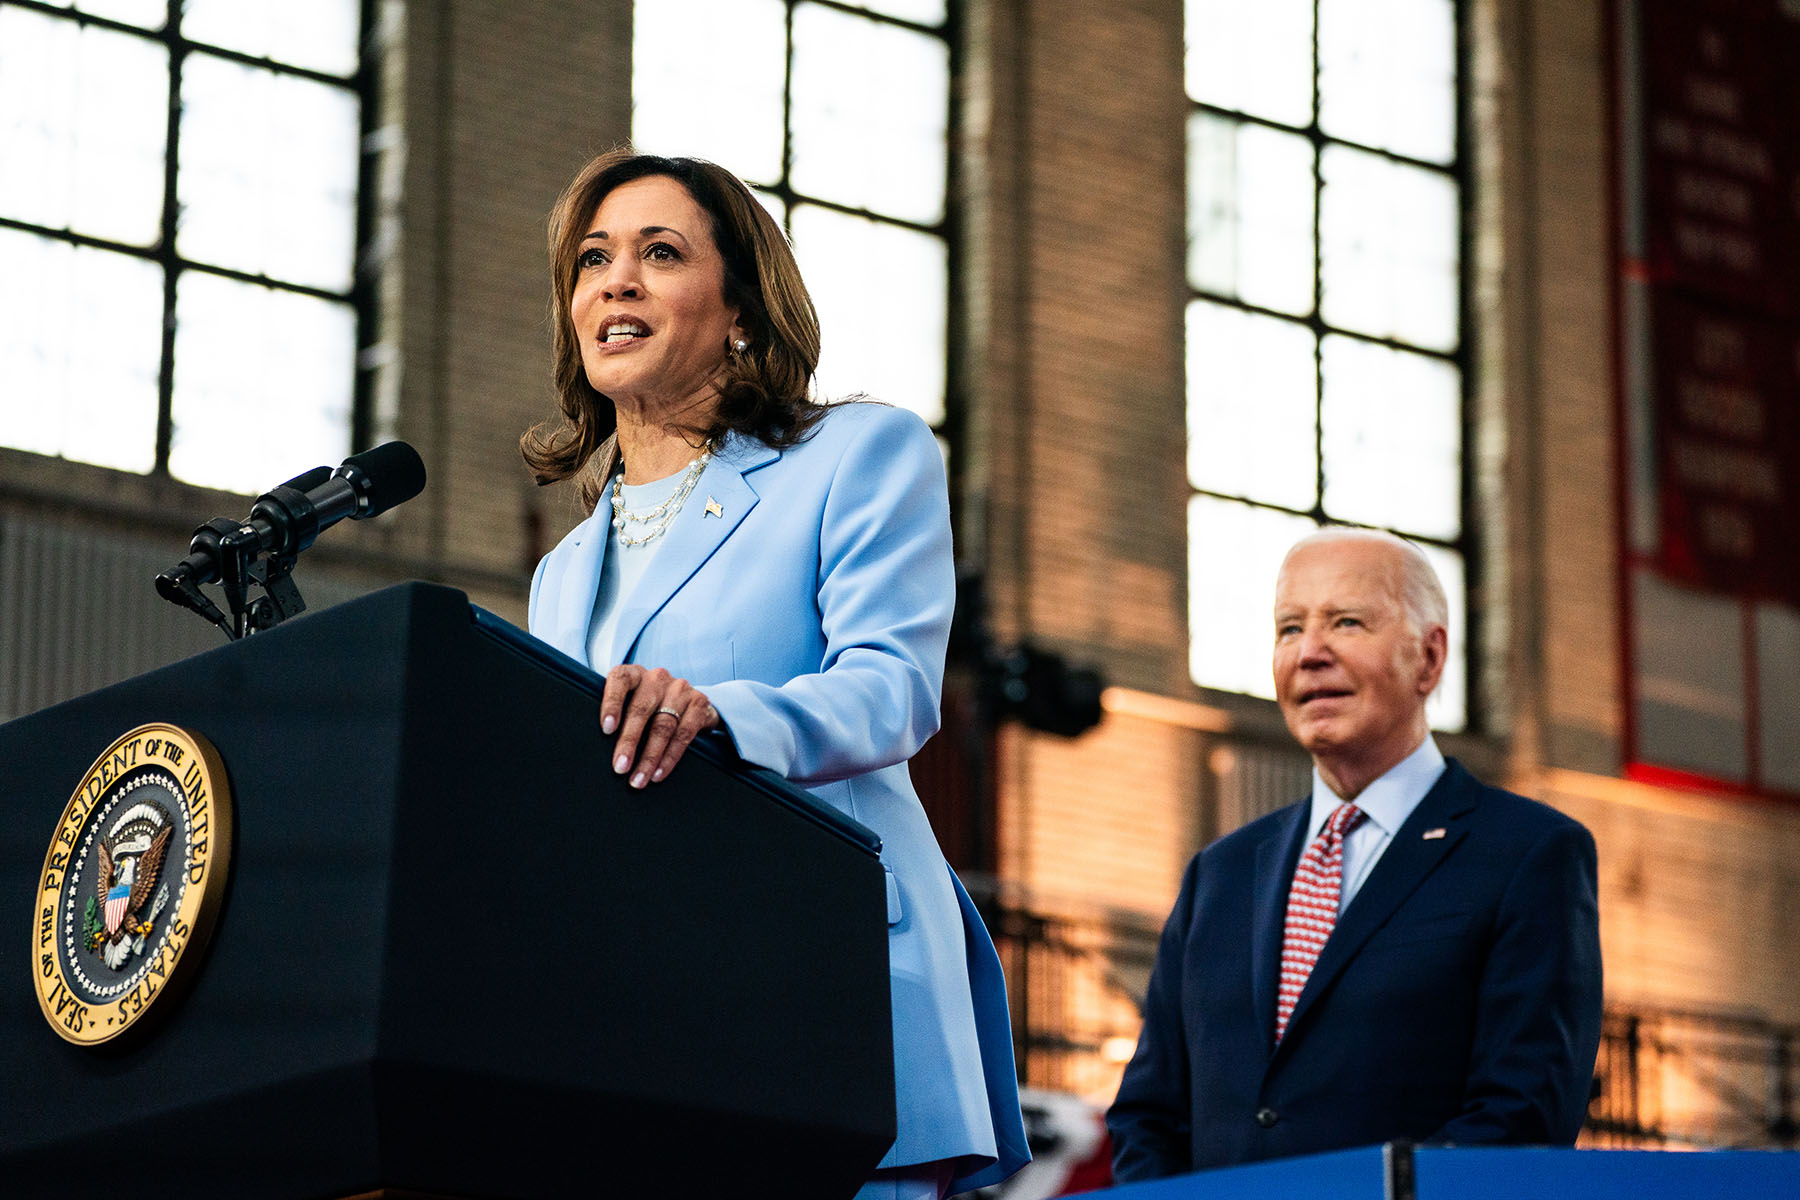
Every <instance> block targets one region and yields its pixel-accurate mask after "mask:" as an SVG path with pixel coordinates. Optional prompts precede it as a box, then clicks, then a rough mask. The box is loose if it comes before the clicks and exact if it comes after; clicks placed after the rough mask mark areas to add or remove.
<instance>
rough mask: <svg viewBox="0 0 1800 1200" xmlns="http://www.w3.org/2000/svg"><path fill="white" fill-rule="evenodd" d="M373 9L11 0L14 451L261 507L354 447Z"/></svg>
mask: <svg viewBox="0 0 1800 1200" xmlns="http://www.w3.org/2000/svg"><path fill="white" fill-rule="evenodd" d="M369 19H370V18H369V14H368V11H367V7H366V5H365V4H364V3H362V0H321V2H319V3H313V4H305V5H294V4H280V3H276V2H275V0H76V2H74V3H70V2H69V0H64V2H63V3H60V4H58V3H22V2H16V0H0V279H4V280H5V281H6V286H5V287H4V288H0V396H3V402H0V445H5V446H9V447H12V448H15V449H20V450H28V451H32V452H35V453H39V454H45V455H53V456H60V457H63V458H67V459H71V460H75V461H79V462H84V463H93V464H97V465H100V466H104V467H111V468H116V469H118V470H122V471H133V472H138V473H141V474H166V475H168V476H171V477H173V478H175V479H179V480H182V481H184V482H187V483H193V484H200V485H204V486H209V487H218V488H226V489H232V490H236V491H246V492H247V491H255V490H256V489H258V488H261V487H263V486H266V485H267V484H268V483H269V481H270V479H271V478H279V477H280V476H281V474H282V473H283V472H284V471H287V472H288V473H291V470H290V468H294V469H297V468H298V467H303V466H309V465H312V464H315V463H318V462H324V461H335V460H337V459H340V458H342V457H343V456H344V455H345V454H346V453H348V451H349V450H350V448H351V440H352V436H353V422H354V419H355V409H356V392H357V382H356V380H357V370H356V359H357V347H358V345H359V342H360V340H361V339H359V335H358V329H359V326H360V325H361V324H362V323H363V322H364V321H365V320H366V316H365V314H366V310H367V304H366V300H365V296H364V294H363V290H362V289H361V288H359V286H358V281H357V276H356V252H357V245H358V226H359V212H360V206H359V196H360V195H361V194H362V190H363V189H362V188H361V186H360V176H361V171H362V154H361V151H360V145H361V140H362V134H363V130H364V128H365V126H364V121H365V108H367V107H368V106H367V105H366V104H365V98H366V96H367V94H368V91H367V81H368V67H367V65H366V64H365V63H364V60H363V56H362V53H361V48H362V46H363V45H364V42H365V39H366V35H367V32H368V21H369Z"/></svg>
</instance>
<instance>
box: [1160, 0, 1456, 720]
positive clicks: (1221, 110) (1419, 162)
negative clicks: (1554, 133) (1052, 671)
mask: <svg viewBox="0 0 1800 1200" xmlns="http://www.w3.org/2000/svg"><path fill="white" fill-rule="evenodd" d="M1312 7H1313V24H1312V119H1311V120H1310V121H1309V122H1308V123H1307V124H1306V125H1304V126H1295V125H1287V124H1283V123H1281V122H1279V121H1274V120H1270V119H1268V118H1265V117H1259V116H1255V115H1253V114H1250V113H1244V112H1239V111H1237V110H1235V109H1230V108H1225V107H1222V106H1219V105H1215V104H1206V103H1202V102H1201V101H1198V100H1195V99H1193V98H1192V97H1191V96H1190V97H1188V109H1187V113H1188V118H1189V119H1190V120H1191V118H1192V117H1193V116H1195V115H1197V114H1206V115H1209V116H1214V117H1219V118H1221V119H1224V120H1227V121H1233V122H1237V123H1239V124H1246V125H1259V126H1262V127H1264V128H1267V129H1272V130H1276V131H1278V132H1281V133H1285V134H1290V135H1298V136H1301V137H1304V138H1306V140H1307V141H1308V142H1309V143H1310V144H1311V145H1312V149H1313V165H1312V182H1313V217H1312V243H1313V295H1312V311H1311V312H1310V313H1308V314H1307V315H1305V316H1298V317H1297V316H1295V315H1294V314H1292V313H1285V312H1279V311H1277V310H1274V309H1270V308H1265V307H1262V306H1260V305H1255V304H1249V303H1246V302H1245V301H1243V300H1241V299H1239V298H1237V297H1236V296H1230V295H1225V294H1223V293H1220V292H1212V291H1207V290H1204V289H1201V288H1197V287H1195V286H1194V285H1193V282H1192V281H1191V280H1189V279H1187V278H1186V266H1185V264H1184V266H1183V276H1184V278H1183V284H1184V290H1185V292H1186V296H1187V299H1186V302H1185V303H1186V304H1192V303H1193V302H1194V301H1196V300H1204V301H1206V302H1208V303H1211V304H1219V305H1223V306H1225V307H1228V308H1234V309H1237V310H1238V311H1240V312H1245V313H1250V314H1254V315H1257V316H1265V317H1271V318H1274V319H1277V320H1281V321H1285V322H1288V323H1290V324H1294V325H1300V326H1304V327H1305V328H1306V329H1307V330H1308V331H1310V332H1311V333H1312V335H1313V379H1314V397H1315V399H1314V406H1313V463H1314V470H1315V479H1314V493H1313V503H1312V505H1311V507H1310V508H1306V509H1295V508H1289V507H1287V506H1285V505H1280V504H1271V503H1268V502H1266V501H1260V500H1253V499H1251V498H1249V497H1247V496H1236V495H1231V494H1229V493H1226V492H1215V491H1212V490H1209V489H1206V488H1201V487H1196V486H1194V484H1193V481H1192V480H1191V479H1190V480H1189V483H1188V486H1189V493H1188V494H1189V498H1190V499H1191V498H1192V497H1194V496H1206V497H1209V498H1211V499H1217V500H1225V501H1229V502H1232V503H1236V504H1243V505H1246V506H1248V507H1251V508H1256V509H1262V510H1265V511H1269V512H1278V513H1283V514H1286V515H1289V516H1297V517H1306V518H1309V519H1311V520H1312V521H1314V522H1315V523H1317V524H1321V525H1323V524H1327V523H1330V524H1346V523H1347V522H1343V521H1341V520H1337V519H1335V518H1333V517H1332V516H1331V515H1330V514H1328V513H1327V512H1326V511H1325V508H1324V503H1325V447H1324V420H1323V412H1322V410H1323V405H1324V396H1325V379H1324V355H1323V346H1324V339H1325V336H1326V335H1327V334H1332V335H1335V336H1340V337H1347V338H1351V339H1354V340H1356V341H1359V342H1364V343H1367V344H1369V345H1375V346H1384V347H1387V348H1389V349H1393V350H1403V351H1406V352H1408V353H1412V354H1419V355H1423V356H1425V357H1427V358H1432V359H1436V360H1437V361H1439V362H1444V363H1448V364H1450V365H1451V366H1454V367H1455V368H1456V370H1457V377H1458V381H1459V391H1460V396H1459V402H1460V403H1459V412H1458V420H1459V422H1460V424H1461V427H1462V439H1461V449H1460V451H1459V456H1458V457H1459V462H1458V472H1457V473H1458V477H1459V486H1458V493H1459V494H1458V501H1457V503H1458V526H1459V530H1460V532H1459V534H1458V536H1457V537H1455V538H1449V539H1445V538H1434V537H1426V536H1422V535H1418V534H1413V533H1407V532H1404V531H1402V530H1398V529H1392V528H1389V527H1386V526H1379V527H1377V528H1383V529H1387V531H1388V532H1391V533H1399V534H1401V536H1404V537H1406V538H1407V539H1408V540H1409V541H1414V542H1418V543H1420V544H1422V545H1427V546H1433V547H1436V548H1438V549H1441V550H1446V551H1449V552H1451V553H1454V554H1456V555H1457V556H1458V557H1460V558H1461V559H1462V563H1463V588H1462V590H1463V602H1464V603H1463V611H1464V622H1465V642H1464V647H1465V650H1464V663H1463V666H1464V678H1465V687H1464V699H1463V713H1464V718H1463V719H1464V728H1463V730H1462V732H1463V733H1467V734H1474V733H1479V732H1481V731H1482V730H1483V729H1484V727H1485V724H1486V722H1485V717H1486V712H1485V708H1484V706H1483V704H1482V703H1481V697H1480V688H1479V687H1478V686H1477V685H1478V682H1479V680H1480V670H1479V668H1480V660H1481V645H1482V642H1481V637H1482V624H1483V621H1482V615H1481V613H1479V612H1478V611H1477V610H1476V607H1475V606H1474V605H1472V604H1470V603H1468V597H1470V596H1472V595H1477V594H1479V593H1480V589H1481V584H1482V575H1483V571H1482V560H1481V545H1480V531H1479V529H1477V528H1476V524H1475V522H1474V520H1473V517H1474V500H1475V496H1474V482H1475V481H1474V472H1473V471H1472V470H1471V469H1470V455H1469V442H1470V436H1471V434H1472V432H1473V430H1474V413H1475V384H1474V378H1473V377H1474V364H1475V362H1476V341H1477V331H1476V330H1475V328H1474V307H1473V298H1472V295H1471V292H1472V289H1471V286H1470V284H1471V278H1472V272H1471V269H1470V256H1471V254H1473V252H1474V238H1473V236H1472V234H1471V226H1472V223H1473V218H1474V206H1473V203H1472V201H1471V194H1472V191H1473V188H1472V182H1473V179H1472V167H1471V154H1470V151H1471V149H1472V144H1471V136H1472V135H1471V131H1470V105H1469V102H1468V101H1469V70H1470V66H1471V57H1472V56H1471V52H1470V44H1469V37H1470V21H1469V20H1468V13H1467V5H1466V4H1465V3H1464V0H1452V7H1453V12H1454V18H1455V32H1454V37H1455V40H1456V52H1455V65H1456V82H1455V87H1454V89H1453V91H1454V101H1455V104H1456V117H1455V124H1454V128H1455V141H1454V143H1453V149H1452V154H1451V161H1450V163H1449V165H1447V166H1446V165H1445V164H1442V163H1433V162H1428V161H1425V160H1423V159H1416V158H1412V157H1409V156H1407V155H1403V154H1397V153H1394V152H1393V151H1390V150H1384V149H1381V148H1379V147H1376V146H1367V145H1363V144H1362V143H1359V142H1353V141H1350V140H1347V139H1345V138H1339V137H1333V136H1331V135H1329V134H1327V133H1326V132H1325V131H1324V130H1323V129H1321V128H1320V126H1319V104H1320V93H1319V7H1320V0H1313V6H1312ZM1328 146H1341V147H1344V148H1346V149H1351V150H1358V151H1361V152H1363V153H1365V154H1372V155H1375V156H1377V157H1379V158H1383V159H1385V160H1387V161H1389V162H1393V163H1398V164H1401V165H1404V166H1408V167H1415V168H1418V169H1421V170H1426V171H1430V172H1433V173H1435V174H1438V175H1441V176H1444V177H1445V178H1448V179H1450V180H1451V181H1452V182H1453V183H1454V184H1455V186H1456V195H1457V254H1458V261H1457V275H1458V278H1457V321H1458V338H1457V345H1456V348H1455V349H1454V350H1450V351H1440V350H1431V349H1427V348H1425V347H1423V346H1415V345H1413V344H1411V343H1409V342H1404V341H1400V340H1398V339H1396V338H1392V337H1380V336H1374V335H1370V334H1366V333H1359V332H1357V331H1356V330H1353V329H1345V328H1341V327H1339V326H1335V325H1332V324H1330V323H1328V322H1327V321H1326V320H1325V319H1324V317H1323V315H1322V311H1321V310H1322V304H1321V302H1322V300H1323V293H1324V272H1323V262H1322V261H1321V260H1322V249H1321V245H1320V221H1321V217H1320V213H1321V211H1322V210H1321V204H1322V201H1323V197H1324V178H1323V173H1322V170H1321V165H1320V164H1321V161H1322V158H1323V152H1324V150H1325V148H1326V147H1328ZM1184 243H1185V236H1184ZM1184 307H1185V305H1184ZM1199 686H1200V687H1203V688H1208V690H1211V691H1218V692H1220V693H1222V694H1227V695H1237V693H1235V692H1229V691H1228V690H1227V689H1224V688H1210V687H1208V685H1206V684H1200V685H1199Z"/></svg>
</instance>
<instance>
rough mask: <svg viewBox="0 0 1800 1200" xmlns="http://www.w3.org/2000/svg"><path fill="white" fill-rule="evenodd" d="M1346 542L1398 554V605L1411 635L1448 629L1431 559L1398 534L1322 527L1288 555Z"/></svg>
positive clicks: (1444, 602)
mask: <svg viewBox="0 0 1800 1200" xmlns="http://www.w3.org/2000/svg"><path fill="white" fill-rule="evenodd" d="M1347 541H1365V542H1379V543H1380V544H1382V545H1384V546H1392V547H1394V548H1395V549H1397V550H1399V551H1400V564H1401V565H1400V604H1401V607H1403V608H1404V609H1405V610H1406V620H1407V623H1408V624H1410V625H1411V626H1412V628H1413V632H1414V633H1418V634H1423V633H1424V632H1425V631H1426V630H1427V629H1429V628H1431V626H1433V625H1442V626H1443V627H1444V629H1445V630H1446V631H1447V630H1448V629H1449V628H1450V604H1449V602H1448V601H1447V600H1445V599H1444V585H1443V584H1442V583H1441V582H1439V580H1438V575H1437V572H1436V571H1435V570H1433V569H1432V566H1431V560H1430V559H1428V558H1426V557H1425V552H1424V551H1423V550H1421V549H1419V547H1418V546H1417V544H1415V543H1413V542H1409V541H1407V540H1406V539H1405V538H1403V537H1400V536H1399V535H1397V534H1392V533H1389V532H1387V531H1386V530H1385V529H1359V528H1357V527H1356V526H1353V525H1325V526H1322V527H1320V528H1319V529H1317V530H1315V531H1314V532H1312V533H1309V534H1307V535H1306V536H1305V537H1303V538H1301V539H1300V540H1299V541H1297V542H1295V543H1294V544H1293V545H1292V546H1290V547H1288V555H1290V556H1291V555H1292V554H1293V553H1294V551H1296V550H1298V549H1300V548H1301V547H1302V546H1316V545H1319V544H1320V543H1323V542H1347ZM1282 565H1283V566H1284V567H1285V566H1286V565H1287V559H1286V558H1283V559H1282Z"/></svg>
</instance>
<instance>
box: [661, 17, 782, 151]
mask: <svg viewBox="0 0 1800 1200" xmlns="http://www.w3.org/2000/svg"><path fill="white" fill-rule="evenodd" d="M632 21H633V31H632V40H631V53H632V67H631V137H632V141H633V142H634V143H635V144H636V146H637V147H638V148H639V149H640V150H643V151H645V152H647V153H650V154H668V155H681V156H687V157H693V158H705V159H710V160H712V161H713V162H716V163H718V164H719V165H720V166H723V167H726V168H727V169H729V170H731V171H734V172H736V173H737V175H738V176H740V177H741V178H743V179H746V180H750V181H753V182H756V183H775V182H776V181H778V180H779V179H780V178H781V138H782V116H781V95H782V86H783V85H782V74H783V69H784V64H785V63H786V61H787V18H786V14H785V10H784V8H783V6H782V4H781V0H730V2H729V3H720V2H719V0H639V3H637V4H635V5H633V6H632ZM722 114H729V119H723V118H722Z"/></svg>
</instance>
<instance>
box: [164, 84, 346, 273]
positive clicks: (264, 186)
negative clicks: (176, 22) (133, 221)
mask: <svg viewBox="0 0 1800 1200" xmlns="http://www.w3.org/2000/svg"><path fill="white" fill-rule="evenodd" d="M181 102H182V119H181V166H180V174H179V175H178V179H179V181H180V183H179V188H180V198H181V204H182V210H183V215H182V223H181V231H180V233H179V234H178V235H177V236H176V246H177V249H178V250H179V251H180V252H181V254H182V255H183V256H184V257H187V258H191V259H194V260H196V261H198V262H206V263H214V264H217V265H218V266H222V267H230V268H232V269H234V270H238V271H245V272H248V273H250V274H253V275H267V276H269V277H270V278H272V279H279V280H282V281H284V282H288V283H298V284H304V285H308V286H312V287H320V288H330V289H332V290H334V291H348V290H349V288H350V283H351V275H352V267H353V264H354V261H355V254H356V171H357V161H358V159H357V140H358V133H357V121H358V107H359V102H358V100H357V97H356V94H355V93H354V92H352V91H350V90H348V89H346V88H340V87H334V86H332V85H330V84H323V83H315V82H313V81H311V80H307V79H300V78H296V77H294V76H287V75H279V74H276V73H275V72H273V71H268V70H264V69H262V68H259V67H246V66H241V65H239V64H237V63H234V62H228V61H226V60H225V59H222V58H217V57H214V56H212V55H209V54H193V55H190V56H189V57H188V59H187V65H186V70H185V71H184V72H183V76H182V85H181Z"/></svg>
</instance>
